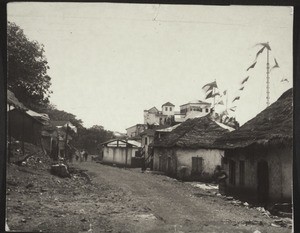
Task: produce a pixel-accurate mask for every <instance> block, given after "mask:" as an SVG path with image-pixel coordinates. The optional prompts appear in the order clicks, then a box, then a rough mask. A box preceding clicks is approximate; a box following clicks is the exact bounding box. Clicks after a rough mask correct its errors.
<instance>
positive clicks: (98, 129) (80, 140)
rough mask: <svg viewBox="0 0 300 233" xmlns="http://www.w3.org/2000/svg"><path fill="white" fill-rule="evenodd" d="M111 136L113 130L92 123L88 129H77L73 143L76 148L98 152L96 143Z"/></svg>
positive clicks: (93, 152)
mask: <svg viewBox="0 0 300 233" xmlns="http://www.w3.org/2000/svg"><path fill="white" fill-rule="evenodd" d="M113 137H114V134H113V132H111V131H109V130H105V129H104V127H103V126H99V125H94V126H92V127H91V128H88V129H86V128H80V129H78V137H77V138H76V140H75V145H76V146H77V147H78V148H85V149H87V150H88V152H89V153H92V154H98V153H99V151H98V145H99V144H101V143H102V142H105V141H107V140H109V139H112V138H113Z"/></svg>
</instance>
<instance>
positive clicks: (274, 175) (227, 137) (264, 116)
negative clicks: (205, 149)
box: [215, 89, 293, 205]
mask: <svg viewBox="0 0 300 233" xmlns="http://www.w3.org/2000/svg"><path fill="white" fill-rule="evenodd" d="M215 148H219V149H221V150H225V157H224V160H223V162H222V166H223V168H224V169H225V171H226V172H227V174H228V175H229V179H228V180H227V187H226V194H228V195H233V196H236V197H238V198H240V199H244V200H247V201H249V202H251V201H253V202H259V203H261V204H265V205H267V204H268V203H272V202H291V198H292V161H293V89H289V90H288V91H286V92H285V93H283V94H282V95H281V97H280V98H279V99H278V100H277V101H276V102H275V103H273V104H272V105H270V106H269V107H267V108H266V109H265V110H263V111H262V112H261V113H259V114H258V115H257V116H256V117H254V118H253V119H251V120H250V121H248V122H246V123H245V124H244V125H242V126H241V127H240V128H239V129H237V130H235V131H233V132H230V133H227V134H224V135H223V136H222V137H221V138H219V139H217V140H216V142H215Z"/></svg>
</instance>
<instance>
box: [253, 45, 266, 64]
mask: <svg viewBox="0 0 300 233" xmlns="http://www.w3.org/2000/svg"><path fill="white" fill-rule="evenodd" d="M265 48H266V47H265V46H264V47H262V48H261V49H260V50H259V51H258V52H257V54H256V57H255V61H256V60H257V58H258V56H259V55H260V54H261V53H262V52H263V51H264V49H265Z"/></svg>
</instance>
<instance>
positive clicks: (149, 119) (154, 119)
mask: <svg viewBox="0 0 300 233" xmlns="http://www.w3.org/2000/svg"><path fill="white" fill-rule="evenodd" d="M144 124H149V125H153V124H159V115H157V114H156V113H154V112H153V113H152V112H144Z"/></svg>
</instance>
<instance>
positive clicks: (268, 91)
mask: <svg viewBox="0 0 300 233" xmlns="http://www.w3.org/2000/svg"><path fill="white" fill-rule="evenodd" d="M267 44H268V45H269V42H267ZM269 74H270V64H269V49H268V48H267V107H268V106H269V105H270V77H269Z"/></svg>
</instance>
